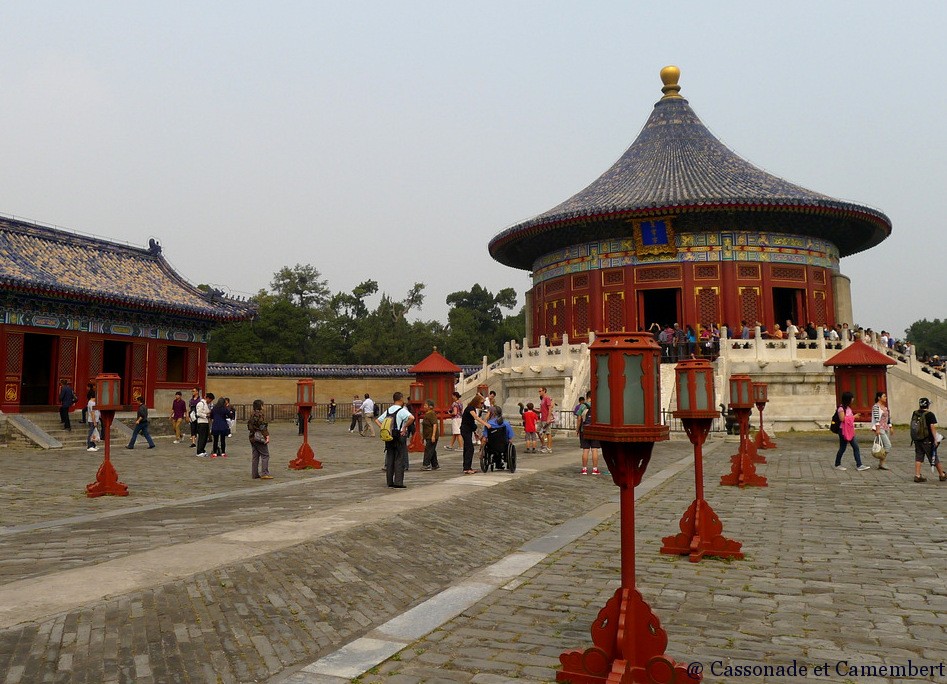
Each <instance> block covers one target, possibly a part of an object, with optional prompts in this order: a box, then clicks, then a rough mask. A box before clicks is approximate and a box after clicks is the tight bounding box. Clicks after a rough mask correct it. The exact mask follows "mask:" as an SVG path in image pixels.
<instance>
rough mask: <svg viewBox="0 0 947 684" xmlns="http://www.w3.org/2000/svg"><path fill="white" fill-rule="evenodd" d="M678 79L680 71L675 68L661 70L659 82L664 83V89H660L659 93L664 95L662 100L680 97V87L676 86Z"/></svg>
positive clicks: (669, 67)
mask: <svg viewBox="0 0 947 684" xmlns="http://www.w3.org/2000/svg"><path fill="white" fill-rule="evenodd" d="M680 78H681V70H680V69H678V68H677V67H676V66H673V65H670V66H666V67H664V68H663V69H661V81H662V82H663V83H664V87H663V88H661V92H662V93H664V97H662V98H661V99H662V100H670V99H671V98H673V97H680V96H681V95H680V91H681V86H679V85H678V84H677V81H678V79H680Z"/></svg>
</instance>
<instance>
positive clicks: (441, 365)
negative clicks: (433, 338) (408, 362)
mask: <svg viewBox="0 0 947 684" xmlns="http://www.w3.org/2000/svg"><path fill="white" fill-rule="evenodd" d="M461 370H462V369H461V367H460V366H458V365H457V364H456V363H451V362H450V361H448V360H447V359H446V358H444V355H443V354H441V353H440V352H438V351H437V347H434V351H433V352H431V354H430V355H429V356H428V357H427V358H426V359H424V360H423V361H419V362H418V363H416V364H415V365H413V366H411V368H409V369H408V372H409V373H414V374H418V373H459V372H460V371H461Z"/></svg>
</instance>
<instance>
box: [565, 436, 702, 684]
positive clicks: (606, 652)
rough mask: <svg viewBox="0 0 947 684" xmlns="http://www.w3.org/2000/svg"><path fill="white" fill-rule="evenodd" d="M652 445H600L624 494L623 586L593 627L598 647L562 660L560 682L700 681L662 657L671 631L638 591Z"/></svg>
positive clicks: (621, 498) (623, 443)
mask: <svg viewBox="0 0 947 684" xmlns="http://www.w3.org/2000/svg"><path fill="white" fill-rule="evenodd" d="M653 448H654V443H653V442H602V455H603V456H604V458H605V462H606V463H607V464H608V469H609V472H611V474H612V480H613V481H614V482H615V484H616V485H618V487H619V490H620V494H619V497H620V505H621V513H620V519H621V586H620V587H619V589H618V590H617V591H616V592H615V594H614V595H613V596H612V597H611V598H610V599H609V600H608V602H607V603H606V604H605V606H604V607H603V608H602V609H601V610H600V611H599V614H598V617H597V618H596V619H595V622H593V623H592V627H591V634H592V643H593V644H594V646H592V647H590V648H586V649H584V650H579V649H577V650H571V651H566V652H565V653H562V654H561V655H560V656H559V662H560V663H562V669H560V670H559V672H557V673H556V680H557V681H560V682H573V683H574V684H605V683H606V682H608V683H613V684H619V683H621V682H642V683H645V684H647V683H652V684H658V683H664V684H670V683H671V682H678V683H680V684H683V683H684V682H699V681H701V679H702V676H701V675H697V676H692V675H690V674H689V673H688V672H687V668H686V667H685V666H684V665H678V664H677V663H676V662H674V660H672V659H671V658H669V657H667V656H665V655H664V651H665V649H666V648H667V641H668V638H667V632H665V631H664V629H663V628H662V627H661V622H660V620H658V617H657V616H656V615H655V614H654V612H653V611H652V610H651V607H650V606H649V605H648V604H647V603H646V602H645V600H644V598H642V596H641V594H640V593H639V592H638V590H637V588H636V587H635V487H636V486H637V485H638V484H639V483H640V482H641V478H642V477H643V476H644V472H645V470H646V469H647V467H648V462H649V461H650V460H651V451H652V449H653Z"/></svg>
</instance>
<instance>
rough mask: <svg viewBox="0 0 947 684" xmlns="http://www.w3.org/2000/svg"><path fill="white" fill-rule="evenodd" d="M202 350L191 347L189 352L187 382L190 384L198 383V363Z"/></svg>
mask: <svg viewBox="0 0 947 684" xmlns="http://www.w3.org/2000/svg"><path fill="white" fill-rule="evenodd" d="M199 355H200V350H199V349H196V348H194V347H190V348H188V350H187V381H188V382H190V383H192V384H193V383H196V382H197V362H198V359H199Z"/></svg>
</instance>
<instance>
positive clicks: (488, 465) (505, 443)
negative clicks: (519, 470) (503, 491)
mask: <svg viewBox="0 0 947 684" xmlns="http://www.w3.org/2000/svg"><path fill="white" fill-rule="evenodd" d="M480 470H481V471H482V472H484V473H485V472H487V471H488V470H506V471H507V472H509V473H515V472H516V445H515V444H513V442H512V441H510V440H509V439H508V438H507V436H506V426H505V425H504V426H503V427H498V428H488V429H487V438H486V440H483V441H481V449H480Z"/></svg>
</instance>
